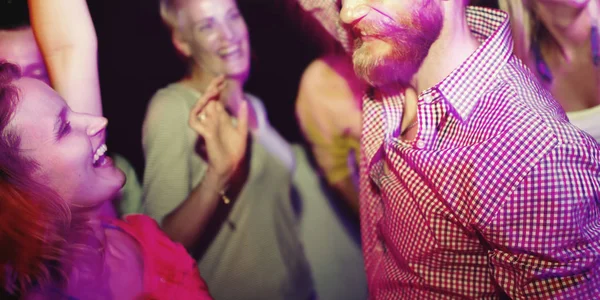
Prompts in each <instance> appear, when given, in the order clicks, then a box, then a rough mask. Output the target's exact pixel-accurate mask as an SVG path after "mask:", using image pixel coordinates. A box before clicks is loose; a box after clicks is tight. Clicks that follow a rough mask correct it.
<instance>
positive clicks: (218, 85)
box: [190, 76, 225, 117]
mask: <svg viewBox="0 0 600 300" xmlns="http://www.w3.org/2000/svg"><path fill="white" fill-rule="evenodd" d="M224 88H225V77H224V76H219V77H217V78H215V79H213V80H212V81H211V82H210V84H209V85H208V87H207V88H206V91H205V92H204V94H203V95H202V97H200V98H198V101H196V103H195V104H194V106H193V107H192V110H191V111H190V117H191V115H194V116H196V115H198V114H199V113H200V112H201V111H202V110H203V109H204V107H205V106H206V105H207V104H208V102H210V101H212V100H217V99H219V94H220V93H221V92H222V91H223V89H224Z"/></svg>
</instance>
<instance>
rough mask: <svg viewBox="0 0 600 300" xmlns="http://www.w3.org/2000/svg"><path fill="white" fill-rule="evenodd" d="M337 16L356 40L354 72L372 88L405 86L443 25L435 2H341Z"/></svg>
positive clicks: (353, 57) (440, 11)
mask: <svg viewBox="0 0 600 300" xmlns="http://www.w3.org/2000/svg"><path fill="white" fill-rule="evenodd" d="M341 17H342V20H343V21H344V22H345V23H346V24H347V25H348V26H349V27H351V29H352V30H353V33H354V36H355V37H356V40H355V47H354V53H353V56H352V59H353V63H354V69H355V71H356V73H357V75H359V76H360V77H361V78H363V79H364V80H365V81H367V82H368V83H369V84H371V85H373V86H385V85H388V84H392V83H401V84H407V83H409V82H410V80H411V79H412V77H413V76H414V74H415V73H416V72H417V71H418V69H419V68H420V66H421V63H422V62H423V60H424V59H425V57H426V56H427V54H428V52H429V48H431V45H432V44H433V42H435V41H436V40H437V38H438V36H439V34H440V32H441V29H442V25H443V13H442V9H441V7H440V6H439V4H438V3H437V2H436V0H416V1H401V0H343V1H342V13H341Z"/></svg>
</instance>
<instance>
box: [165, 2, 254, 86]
mask: <svg viewBox="0 0 600 300" xmlns="http://www.w3.org/2000/svg"><path fill="white" fill-rule="evenodd" d="M178 11H179V14H178V17H179V18H180V22H179V26H178V28H177V29H176V30H177V31H178V32H177V34H176V39H178V40H179V41H176V46H177V48H178V49H179V51H180V52H181V53H182V54H183V55H185V56H187V57H189V58H190V59H191V60H192V61H193V63H194V64H195V65H196V66H198V67H199V68H200V70H201V71H202V72H208V73H210V74H211V75H213V76H217V75H225V76H227V77H231V78H239V79H244V80H245V78H246V77H247V76H248V73H249V71H250V42H249V37H248V29H247V27H246V22H245V21H244V19H243V17H242V15H241V14H240V12H239V10H238V7H237V5H236V3H235V1H234V0H184V1H183V3H182V4H181V7H179V10H178Z"/></svg>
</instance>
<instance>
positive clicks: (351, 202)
mask: <svg viewBox="0 0 600 300" xmlns="http://www.w3.org/2000/svg"><path fill="white" fill-rule="evenodd" d="M333 188H334V189H335V190H336V192H338V193H339V194H340V196H342V198H344V200H345V202H346V204H347V205H348V206H349V207H350V208H351V209H352V211H353V212H355V213H357V214H358V208H359V206H358V189H357V188H356V186H354V182H352V177H350V176H348V177H346V178H344V179H342V180H340V181H338V182H336V183H334V184H333Z"/></svg>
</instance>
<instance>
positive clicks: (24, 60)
mask: <svg viewBox="0 0 600 300" xmlns="http://www.w3.org/2000/svg"><path fill="white" fill-rule="evenodd" d="M0 60H6V61H9V62H12V63H14V64H17V65H18V66H20V67H21V72H22V73H23V76H25V77H29V78H35V79H38V80H41V81H43V82H45V83H46V84H48V85H49V84H50V78H49V77H48V72H47V71H46V65H45V64H44V59H43V58H42V53H41V52H40V48H39V47H38V45H37V43H36V41H35V37H34V36H33V31H32V30H31V27H23V28H20V29H11V30H0Z"/></svg>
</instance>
